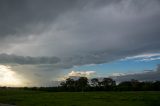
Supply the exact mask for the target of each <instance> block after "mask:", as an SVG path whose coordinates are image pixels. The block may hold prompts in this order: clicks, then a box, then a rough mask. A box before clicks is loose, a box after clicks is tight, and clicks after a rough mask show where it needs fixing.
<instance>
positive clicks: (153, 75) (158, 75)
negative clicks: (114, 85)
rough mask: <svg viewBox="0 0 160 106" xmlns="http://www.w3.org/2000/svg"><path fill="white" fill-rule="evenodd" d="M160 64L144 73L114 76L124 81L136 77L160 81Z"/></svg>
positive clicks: (141, 79)
mask: <svg viewBox="0 0 160 106" xmlns="http://www.w3.org/2000/svg"><path fill="white" fill-rule="evenodd" d="M159 69H160V65H158V66H157V69H156V70H155V71H154V70H146V71H144V72H143V73H137V74H126V75H122V76H115V77H112V76H111V77H112V78H113V79H115V80H116V81H117V82H122V81H130V80H131V79H136V80H139V81H159V80H160V70H159Z"/></svg>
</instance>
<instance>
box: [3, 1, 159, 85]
mask: <svg viewBox="0 0 160 106" xmlns="http://www.w3.org/2000/svg"><path fill="white" fill-rule="evenodd" d="M159 19H160V1H159V0H23V1H22V0H1V1H0V64H1V65H2V66H7V67H9V70H10V71H13V72H14V73H15V74H16V75H15V77H16V78H19V79H21V80H22V82H24V83H25V84H30V85H32V84H33V83H34V84H35V83H36V84H37V85H41V84H43V83H46V82H49V81H53V80H57V79H60V78H62V77H63V76H64V77H66V76H67V75H70V74H71V72H72V73H76V71H77V70H76V69H78V72H77V73H80V72H79V71H84V72H82V73H83V74H85V72H86V73H87V72H92V73H91V74H95V73H97V74H98V73H99V74H98V75H102V74H103V75H108V74H107V73H110V74H113V73H115V72H114V71H117V70H118V69H116V70H113V69H111V68H103V67H105V66H107V64H110V66H112V65H113V64H114V63H113V64H112V62H115V61H118V63H121V62H122V63H124V61H125V64H123V65H122V66H123V67H124V68H122V67H121V68H120V70H124V71H121V72H122V73H125V72H126V71H129V69H128V68H127V69H126V68H125V67H128V66H127V65H126V63H128V61H129V60H131V61H129V62H132V61H133V62H134V61H139V63H137V64H142V66H143V67H142V68H139V69H135V71H134V68H135V67H130V68H131V69H132V70H133V73H134V72H137V71H139V70H140V69H141V71H143V70H144V69H146V68H149V69H153V70H154V69H155V67H156V66H157V64H159V62H160V61H159V60H160V21H159ZM148 61H149V63H150V64H152V65H151V66H152V67H151V66H150V67H145V64H147V63H146V62H148ZM155 61H156V62H155ZM144 63H145V64H144ZM100 64H102V68H101V71H98V70H96V69H93V68H92V66H93V65H94V67H95V66H96V67H101V66H100ZM84 66H89V67H88V69H85V70H83V67H84ZM113 66H114V65H113ZM131 66H132V65H131ZM135 66H136V65H135ZM75 67H76V68H75ZM115 67H116V66H115ZM91 69H93V70H91ZM107 69H110V70H112V71H108V70H107ZM72 70H75V71H72ZM0 71H1V70H0ZM93 71H94V72H93ZM69 72H70V73H69ZM104 73H105V74H104ZM0 74H1V75H0V77H1V79H3V77H4V76H5V75H4V74H3V73H0ZM80 74H81V73H80ZM74 75H77V74H74ZM78 75H79V74H78ZM87 76H88V75H87ZM95 76H96V75H95Z"/></svg>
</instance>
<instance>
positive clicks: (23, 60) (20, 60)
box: [0, 54, 60, 65]
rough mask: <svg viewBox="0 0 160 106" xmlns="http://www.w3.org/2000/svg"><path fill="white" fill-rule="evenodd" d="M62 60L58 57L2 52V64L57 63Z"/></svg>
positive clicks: (0, 57) (0, 60) (0, 58)
mask: <svg viewBox="0 0 160 106" xmlns="http://www.w3.org/2000/svg"><path fill="white" fill-rule="evenodd" d="M58 62H60V59H59V58H57V57H30V56H27V57H25V56H16V55H8V54H0V64H21V65H27V64H31V65H34V64H55V63H58Z"/></svg>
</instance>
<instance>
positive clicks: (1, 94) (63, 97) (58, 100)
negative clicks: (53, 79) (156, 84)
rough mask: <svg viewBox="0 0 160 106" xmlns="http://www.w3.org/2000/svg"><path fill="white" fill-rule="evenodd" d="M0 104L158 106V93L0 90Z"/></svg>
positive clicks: (35, 105)
mask: <svg viewBox="0 0 160 106" xmlns="http://www.w3.org/2000/svg"><path fill="white" fill-rule="evenodd" d="M0 103H6V104H14V105H17V106H160V92H154V91H153V92H83V93H82V92H39V91H24V90H0Z"/></svg>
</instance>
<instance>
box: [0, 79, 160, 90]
mask: <svg viewBox="0 0 160 106" xmlns="http://www.w3.org/2000/svg"><path fill="white" fill-rule="evenodd" d="M0 89H25V90H36V91H49V92H84V91H160V81H143V82H142V81H138V80H135V79H132V80H130V81H124V82H121V83H119V84H116V81H114V80H113V79H111V78H103V79H102V80H99V79H98V78H93V79H91V80H90V81H89V80H88V78H87V77H80V78H79V79H78V80H74V79H72V78H67V79H66V80H65V81H63V82H61V83H60V85H59V86H57V87H23V88H21V87H19V88H18V87H17V88H15V87H13V88H12V87H0Z"/></svg>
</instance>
